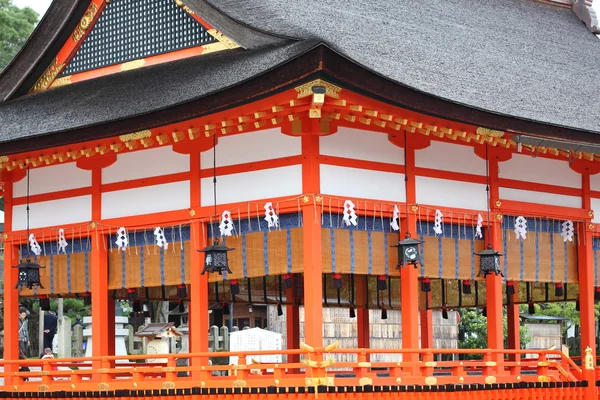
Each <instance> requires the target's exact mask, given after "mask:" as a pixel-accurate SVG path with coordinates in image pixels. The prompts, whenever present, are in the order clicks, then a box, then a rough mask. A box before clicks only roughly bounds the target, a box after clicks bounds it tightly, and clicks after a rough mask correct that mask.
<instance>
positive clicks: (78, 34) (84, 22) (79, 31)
mask: <svg viewBox="0 0 600 400" xmlns="http://www.w3.org/2000/svg"><path fill="white" fill-rule="evenodd" d="M97 12H98V6H97V5H96V4H94V3H92V4H90V6H89V7H88V9H87V10H86V11H85V14H83V17H81V21H79V25H77V28H75V32H73V36H72V38H73V41H74V42H79V40H81V38H82V37H83V35H84V34H85V31H86V30H87V29H88V28H89V27H90V25H91V24H92V21H93V20H94V17H95V16H96V13H97Z"/></svg>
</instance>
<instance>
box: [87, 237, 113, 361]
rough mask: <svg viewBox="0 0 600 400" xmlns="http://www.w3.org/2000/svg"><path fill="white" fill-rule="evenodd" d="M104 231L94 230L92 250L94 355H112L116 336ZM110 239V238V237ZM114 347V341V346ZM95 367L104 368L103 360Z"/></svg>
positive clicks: (91, 282)
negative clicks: (111, 343)
mask: <svg viewBox="0 0 600 400" xmlns="http://www.w3.org/2000/svg"><path fill="white" fill-rule="evenodd" d="M102 235H103V233H102V232H99V231H94V232H93V233H92V241H91V250H90V271H91V272H90V290H91V292H92V356H93V357H99V356H107V355H110V348H111V346H110V338H112V339H113V342H114V336H115V321H114V318H113V319H112V320H109V316H110V315H113V316H114V306H113V311H112V312H110V310H109V299H108V253H107V250H106V247H105V245H104V243H106V242H107V239H106V238H105V239H103V238H102ZM109 239H110V238H109ZM112 347H113V348H114V343H113V346H112ZM93 367H94V369H98V368H104V366H103V365H102V363H101V362H99V361H94V363H93Z"/></svg>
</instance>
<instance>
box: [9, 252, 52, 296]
mask: <svg viewBox="0 0 600 400" xmlns="http://www.w3.org/2000/svg"><path fill="white" fill-rule="evenodd" d="M13 268H18V269H19V279H18V280H17V285H16V286H15V289H16V288H23V287H26V288H27V289H32V288H33V287H34V286H39V287H40V288H42V289H43V288H44V286H42V283H41V282H40V268H46V267H42V266H41V265H39V264H38V263H36V262H33V261H31V258H30V257H27V258H26V259H25V260H23V261H21V263H20V264H19V265H17V266H16V267H13Z"/></svg>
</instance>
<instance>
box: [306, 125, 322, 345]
mask: <svg viewBox="0 0 600 400" xmlns="http://www.w3.org/2000/svg"><path fill="white" fill-rule="evenodd" d="M309 132H310V131H308V132H307V133H305V134H304V136H302V155H303V157H304V159H303V162H302V190H303V191H304V193H305V194H306V195H307V196H305V197H304V198H303V200H302V202H303V206H302V221H303V227H302V239H303V241H304V257H303V261H304V341H305V342H306V343H307V344H308V345H310V346H313V347H320V346H322V345H323V280H322V275H323V265H322V261H321V206H320V204H319V205H317V204H316V201H313V197H312V196H308V195H309V194H310V195H312V194H317V193H319V191H320V186H321V184H320V180H321V178H320V171H319V169H320V166H319V137H318V136H316V135H312V134H310V133H309Z"/></svg>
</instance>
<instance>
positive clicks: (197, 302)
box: [188, 152, 209, 380]
mask: <svg viewBox="0 0 600 400" xmlns="http://www.w3.org/2000/svg"><path fill="white" fill-rule="evenodd" d="M200 190H201V187H200V153H199V152H192V153H191V154H190V207H191V209H192V210H195V209H200V205H201V204H200ZM190 229H191V230H192V231H191V246H190V294H189V296H190V302H189V305H188V312H189V338H190V339H189V341H190V342H189V345H190V350H189V351H190V353H206V352H208V328H209V327H208V275H207V274H204V275H202V269H203V268H202V267H203V265H204V254H203V253H199V252H198V250H202V249H203V248H205V247H206V243H207V238H206V236H205V233H204V232H205V229H202V223H201V222H200V221H194V222H192V224H191V227H190ZM190 361H191V365H192V366H193V367H200V366H207V365H208V358H207V357H194V358H192V359H191V360H190ZM200 372H201V371H192V373H191V375H192V379H194V380H200V379H201V374H200Z"/></svg>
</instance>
